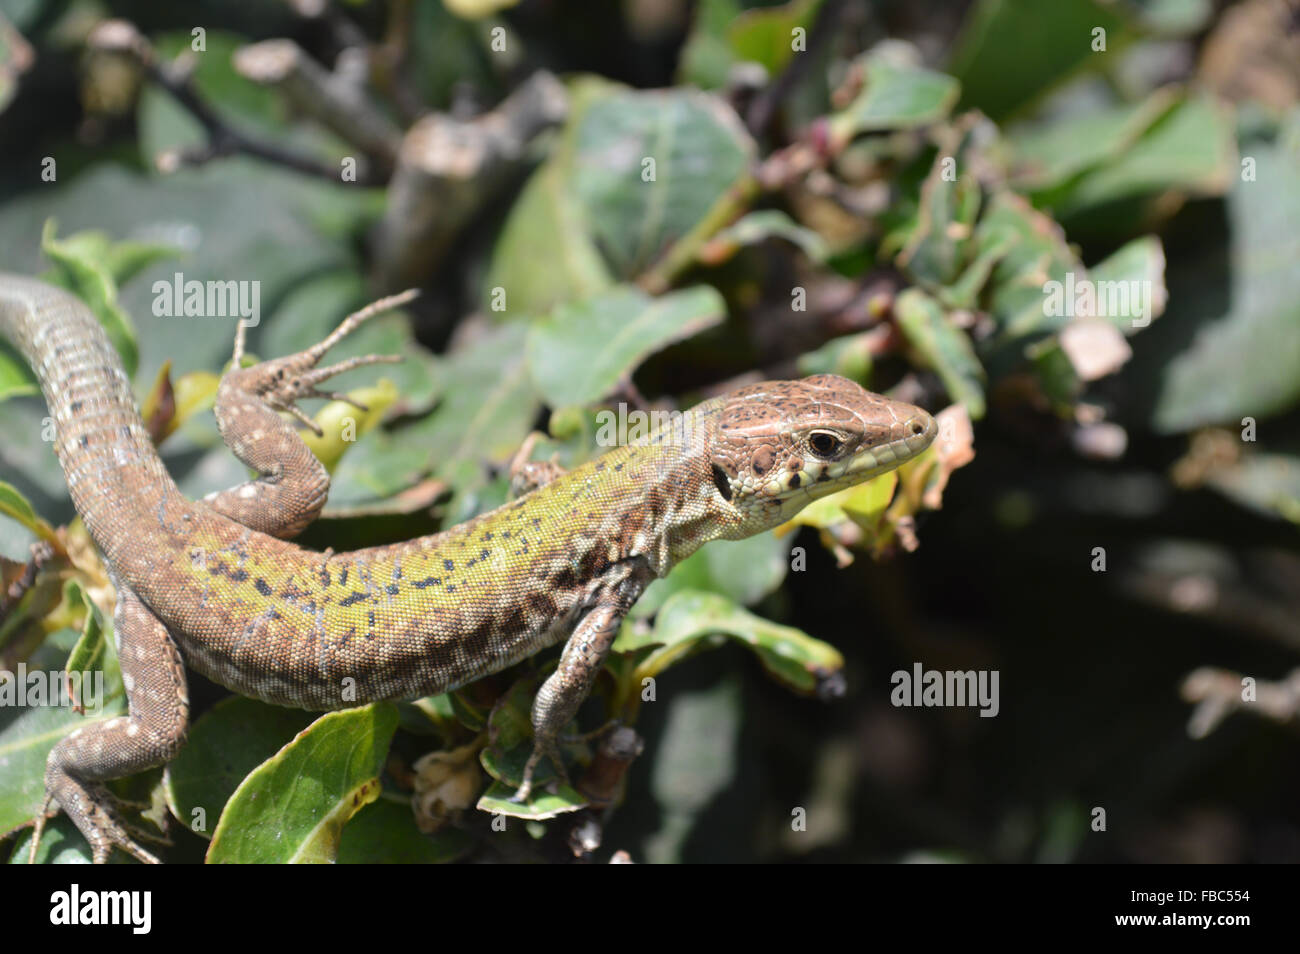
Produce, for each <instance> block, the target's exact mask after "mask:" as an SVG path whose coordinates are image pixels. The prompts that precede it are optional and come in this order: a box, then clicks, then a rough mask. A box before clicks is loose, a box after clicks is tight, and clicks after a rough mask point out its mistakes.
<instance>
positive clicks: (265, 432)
mask: <svg viewBox="0 0 1300 954" xmlns="http://www.w3.org/2000/svg"><path fill="white" fill-rule="evenodd" d="M414 297H415V292H413V291H407V292H403V293H402V294H400V295H392V296H390V297H388V298H382V299H380V300H379V301H376V302H374V303H373V304H370V305H367V306H366V307H365V308H362V309H361V310H360V311H357V312H353V313H352V314H351V315H348V317H347V318H345V319H343V322H342V323H341V324H340V325H339V326H338V327H337V328H335V329H334V331H333V332H331V333H330V334H329V335H328V336H327V337H326V338H325V339H324V340H322V341H320V342H318V343H317V344H315V345H313V346H312V347H310V348H307V349H305V350H303V351H299V352H298V353H297V354H291V355H287V356H286V357H283V358H273V359H271V360H269V361H263V362H261V363H260V364H256V365H253V366H252V367H249V368H241V367H240V361H241V360H242V358H243V355H244V325H243V323H242V322H241V323H240V325H239V327H238V330H237V331H236V333H235V352H234V359H233V361H232V362H231V366H230V370H228V371H227V372H226V373H225V375H223V376H222V378H221V384H220V385H219V387H218V388H217V401H216V407H215V409H214V410H215V412H216V417H217V427H218V429H219V430H220V431H221V437H222V440H224V441H225V442H226V446H227V447H229V448H230V450H231V451H232V452H233V453H234V455H235V456H236V457H238V458H239V459H240V460H241V461H243V462H244V463H245V464H247V465H248V466H249V467H251V468H252V469H253V470H255V471H256V472H257V474H258V476H257V477H256V478H254V479H253V480H249V481H246V482H245V483H242V484H239V485H238V486H236V487H231V488H229V489H227V490H223V491H220V492H218V493H214V494H210V495H208V496H207V497H206V498H204V503H206V504H207V505H208V506H210V507H212V508H213V509H214V510H216V511H217V512H218V513H220V514H222V515H224V516H226V517H229V518H230V519H232V520H235V521H237V522H239V523H241V524H243V525H244V526H246V527H250V528H252V529H253V530H258V531H260V532H262V533H268V534H270V535H271V536H275V537H280V538H282V539H289V538H291V537H294V536H297V535H298V534H299V533H301V532H302V531H303V530H304V529H305V528H306V527H307V526H308V525H309V524H310V523H311V522H312V521H313V520H315V519H316V517H317V515H318V514H319V513H320V511H321V508H323V507H324V506H325V500H326V498H327V497H328V496H329V483H330V481H329V474H328V472H327V471H326V470H325V467H324V466H323V465H322V464H321V462H320V461H319V460H317V459H316V455H314V454H313V453H312V452H311V450H310V448H308V447H307V445H306V444H305V443H303V441H302V438H301V437H299V435H298V430H297V428H296V427H295V426H294V425H293V424H292V423H291V422H289V421H286V420H285V419H284V418H282V417H281V416H280V412H282V411H283V412H287V413H289V414H291V415H293V417H295V418H296V419H297V420H298V421H300V422H302V423H303V424H305V425H306V426H307V427H308V428H310V429H311V430H313V431H315V432H316V433H317V434H320V433H321V431H320V428H319V427H318V426H317V424H316V423H315V422H314V421H313V420H312V419H311V418H310V417H308V416H307V415H306V414H305V413H304V412H303V411H302V410H301V409H300V408H299V407H298V405H297V402H298V401H299V400H301V399H303V398H327V399H334V400H344V401H349V402H350V403H352V404H356V403H357V402H355V401H352V400H351V399H350V398H349V397H347V395H344V394H336V393H335V392H333V391H321V390H319V389H318V388H317V385H319V384H320V383H322V382H323V381H325V380H326V379H327V378H330V377H333V376H334V375H336V374H341V373H343V372H344V371H351V370H352V369H353V368H359V367H362V366H363V365H369V364H381V363H392V362H397V361H401V360H402V358H401V356H400V355H374V354H372V355H364V356H361V357H356V358H349V359H347V360H345V361H340V362H339V363H338V364H334V365H330V366H329V367H324V368H318V367H317V365H318V364H319V363H320V360H321V358H323V357H324V356H325V353H326V352H327V351H328V350H329V349H330V348H332V347H333V346H334V345H335V344H337V343H338V342H339V341H341V340H342V339H343V338H345V337H347V336H348V335H349V334H351V333H352V332H353V331H355V330H356V329H357V328H359V327H360V326H361V325H362V324H363V323H365V322H366V321H367V320H369V319H370V318H373V317H374V316H375V315H379V314H382V313H384V312H386V311H389V310H391V309H393V308H396V307H397V306H398V305H401V304H403V303H405V302H407V301H410V300H411V299H412V298H414ZM362 410H364V408H362Z"/></svg>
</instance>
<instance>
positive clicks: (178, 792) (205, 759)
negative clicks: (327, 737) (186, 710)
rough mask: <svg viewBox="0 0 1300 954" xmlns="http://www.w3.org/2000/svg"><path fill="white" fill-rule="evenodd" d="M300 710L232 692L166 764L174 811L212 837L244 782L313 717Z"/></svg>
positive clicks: (199, 832) (168, 792)
mask: <svg viewBox="0 0 1300 954" xmlns="http://www.w3.org/2000/svg"><path fill="white" fill-rule="evenodd" d="M312 718H313V715H312V713H310V712H304V711H302V710H301V709H286V708H284V707H283V706H271V705H267V704H266V703H265V702H258V701H257V700H256V699H248V698H245V697H243V696H228V697H227V698H225V699H222V700H221V701H220V702H218V703H217V704H216V705H215V706H213V707H212V708H211V709H209V710H208V711H207V712H205V713H204V714H203V715H202V716H201V717H200V718H199V719H198V720H197V721H196V722H195V723H194V724H193V725H192V726H191V727H190V732H189V737H188V738H187V739H186V742H185V747H184V748H183V749H181V751H180V754H179V755H177V756H176V758H175V759H174V760H173V761H172V762H171V763H170V764H169V765H168V766H167V773H166V775H165V776H164V791H165V794H166V796H167V807H168V808H169V809H170V810H171V813H172V815H173V816H174V817H175V818H176V819H177V820H178V821H179V822H180V823H181V824H182V825H184V826H186V827H187V828H189V829H190V830H191V831H193V832H194V833H195V834H196V835H198V836H199V837H200V838H209V839H210V838H211V837H212V829H213V827H214V826H215V825H216V823H217V819H218V818H220V817H221V812H222V809H224V808H225V805H226V802H228V801H229V800H230V796H231V795H232V794H234V792H235V789H237V788H238V787H239V784H240V783H241V782H243V781H244V779H245V778H246V777H247V776H248V775H249V773H251V772H252V771H253V770H254V769H256V768H257V767H258V766H259V765H261V764H262V763H263V762H265V761H266V760H267V759H269V758H271V757H272V756H274V755H275V753H276V752H279V751H280V750H281V749H282V748H284V746H285V745H287V744H288V743H289V742H291V741H292V740H293V738H294V736H296V735H297V734H298V733H299V732H301V731H302V730H303V729H305V728H306V727H307V726H308V725H309V724H310V723H311V721H312Z"/></svg>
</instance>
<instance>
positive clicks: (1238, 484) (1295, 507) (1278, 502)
mask: <svg viewBox="0 0 1300 954" xmlns="http://www.w3.org/2000/svg"><path fill="white" fill-rule="evenodd" d="M1206 483H1207V484H1209V485H1210V486H1211V487H1213V488H1214V489H1216V490H1218V491H1219V492H1220V493H1222V494H1223V495H1224V496H1225V497H1228V498H1230V499H1232V500H1235V501H1236V502H1237V503H1239V504H1241V505H1242V506H1244V507H1249V508H1250V509H1251V510H1254V511H1256V512H1257V513H1262V514H1264V515H1265V516H1269V517H1282V518H1283V519H1286V520H1290V521H1291V522H1292V523H1294V524H1300V457H1297V456H1295V455H1293V454H1264V453H1255V454H1248V455H1245V456H1243V457H1242V459H1241V460H1240V461H1238V462H1236V463H1234V464H1232V465H1230V466H1227V467H1218V468H1215V469H1214V470H1212V471H1210V473H1209V475H1208V476H1207V477H1206Z"/></svg>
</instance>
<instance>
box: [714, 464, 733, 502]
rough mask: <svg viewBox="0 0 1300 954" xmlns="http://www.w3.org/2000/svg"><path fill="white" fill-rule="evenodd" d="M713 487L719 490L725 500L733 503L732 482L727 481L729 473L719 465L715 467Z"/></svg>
mask: <svg viewBox="0 0 1300 954" xmlns="http://www.w3.org/2000/svg"><path fill="white" fill-rule="evenodd" d="M713 486H715V487H717V488H718V493H720V494H722V499H723V500H725V501H727V502H728V503H730V502H731V482H730V481H729V480H727V472H726V471H724V470H723V469H722V468H721V467H719V466H718V465H717V464H714V465H713Z"/></svg>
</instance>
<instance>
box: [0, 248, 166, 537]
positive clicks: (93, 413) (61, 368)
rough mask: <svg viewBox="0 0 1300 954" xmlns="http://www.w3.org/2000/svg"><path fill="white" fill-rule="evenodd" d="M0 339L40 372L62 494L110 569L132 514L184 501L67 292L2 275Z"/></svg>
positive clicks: (103, 340)
mask: <svg viewBox="0 0 1300 954" xmlns="http://www.w3.org/2000/svg"><path fill="white" fill-rule="evenodd" d="M0 335H3V336H4V337H6V338H7V339H9V341H10V342H12V343H13V344H14V345H15V346H16V347H17V349H18V351H19V352H20V353H21V354H22V356H23V357H24V358H25V359H26V360H27V363H28V364H29V365H30V366H31V368H32V370H33V371H34V372H35V373H36V377H37V379H38V380H39V381H40V384H41V391H42V392H43V393H44V394H45V402H46V404H47V405H48V406H49V409H50V415H51V418H52V419H53V423H54V451H55V453H56V454H57V455H58V458H59V463H60V464H61V465H62V467H63V475H64V478H65V479H66V480H67V482H68V491H69V493H70V494H71V496H72V501H73V503H74V504H75V505H76V508H77V512H78V513H80V514H81V516H82V519H83V520H84V521H85V522H86V527H87V528H88V529H89V530H90V534H91V536H92V537H93V538H94V539H95V542H96V543H97V544H99V547H100V549H101V550H103V552H104V554H105V556H106V557H108V559H109V562H110V563H112V562H113V558H114V556H115V553H114V550H115V549H116V547H120V546H122V545H124V544H125V543H126V542H127V541H130V540H131V539H132V534H131V531H130V529H129V528H130V527H131V525H132V520H133V519H136V515H138V514H141V513H142V512H146V511H147V512H148V513H150V514H151V515H152V514H155V513H157V512H158V510H159V508H160V507H161V506H163V505H164V504H174V503H175V502H178V501H180V500H181V499H183V498H181V496H180V491H179V490H177V488H176V485H175V483H174V482H173V481H172V479H171V477H170V476H169V475H168V473H167V470H166V468H165V467H164V466H163V462H162V460H161V459H160V458H159V457H158V453H157V451H156V450H154V446H153V441H152V440H151V439H150V437H149V433H148V431H147V430H146V429H145V426H144V422H143V421H141V420H140V414H139V412H138V411H137V410H136V406H135V399H134V397H133V396H132V394H131V383H130V381H129V380H128V379H127V376H126V371H125V370H124V369H123V367H122V361H121V358H119V357H118V354H117V351H116V350H115V349H114V348H113V346H112V344H111V343H110V342H109V340H108V336H107V335H106V334H105V333H104V329H103V328H102V327H101V326H100V324H99V322H98V321H97V320H96V319H95V316H94V315H93V314H91V312H90V309H88V308H87V307H86V306H85V305H84V304H83V303H82V302H81V301H80V300H79V299H77V298H76V297H75V296H74V295H72V294H71V293H70V292H67V291H63V290H62V289H59V288H54V287H52V286H50V285H47V284H45V283H44V282H40V281H37V280H35V279H32V278H27V277H25V276H21V275H8V274H4V273H0Z"/></svg>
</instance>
